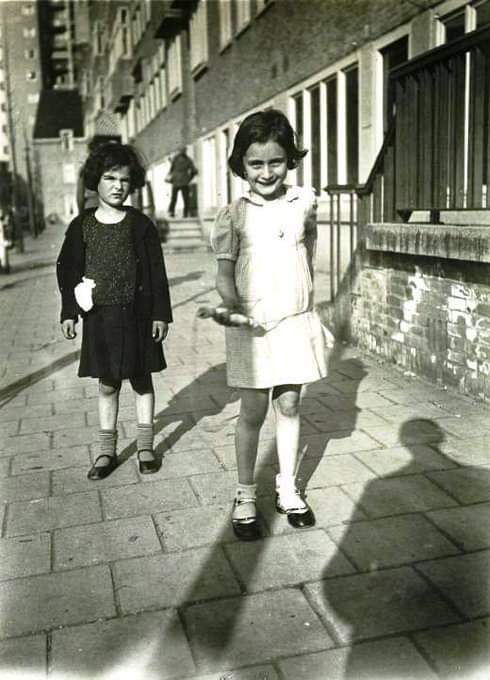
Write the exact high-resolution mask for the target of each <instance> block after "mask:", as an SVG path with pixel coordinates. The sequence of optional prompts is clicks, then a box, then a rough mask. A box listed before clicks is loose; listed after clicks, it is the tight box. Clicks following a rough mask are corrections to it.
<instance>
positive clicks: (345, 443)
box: [300, 430, 379, 458]
mask: <svg viewBox="0 0 490 680" xmlns="http://www.w3.org/2000/svg"><path fill="white" fill-rule="evenodd" d="M378 447H379V444H378V442H376V441H374V439H372V438H371V437H369V435H367V434H365V433H364V432H361V431H359V430H354V431H353V432H346V431H345V430H341V431H339V432H336V431H334V432H329V433H328V434H311V435H308V436H305V437H303V436H302V437H301V441H300V451H303V450H305V453H306V455H307V456H308V457H310V458H313V457H323V456H338V455H341V454H346V453H353V452H354V451H367V450H369V449H377V448H378Z"/></svg>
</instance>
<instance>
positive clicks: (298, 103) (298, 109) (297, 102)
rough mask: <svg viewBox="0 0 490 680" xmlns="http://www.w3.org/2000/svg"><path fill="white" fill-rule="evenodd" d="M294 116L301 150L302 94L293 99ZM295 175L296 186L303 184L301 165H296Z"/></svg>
mask: <svg viewBox="0 0 490 680" xmlns="http://www.w3.org/2000/svg"><path fill="white" fill-rule="evenodd" d="M294 114H295V116H294V117H295V120H296V125H295V129H296V134H297V136H298V145H299V147H300V148H301V147H302V146H303V128H304V120H303V93H301V94H298V95H296V97H295V98H294ZM296 173H297V175H296V176H297V180H298V184H303V165H302V164H301V163H300V164H299V165H298V169H297V171H296Z"/></svg>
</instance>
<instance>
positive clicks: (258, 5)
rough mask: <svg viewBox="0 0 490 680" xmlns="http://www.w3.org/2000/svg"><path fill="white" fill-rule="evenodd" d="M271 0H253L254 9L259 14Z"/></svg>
mask: <svg viewBox="0 0 490 680" xmlns="http://www.w3.org/2000/svg"><path fill="white" fill-rule="evenodd" d="M272 2H273V0H255V11H256V12H257V14H260V12H263V11H264V9H265V8H266V7H267V6H268V5H271V4H272Z"/></svg>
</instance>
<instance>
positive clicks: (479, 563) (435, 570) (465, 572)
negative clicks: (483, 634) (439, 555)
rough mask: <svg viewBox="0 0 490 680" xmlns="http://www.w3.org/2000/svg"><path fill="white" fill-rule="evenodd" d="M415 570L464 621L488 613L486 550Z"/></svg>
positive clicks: (489, 565) (489, 592)
mask: <svg viewBox="0 0 490 680" xmlns="http://www.w3.org/2000/svg"><path fill="white" fill-rule="evenodd" d="M417 570H418V571H421V572H422V573H423V574H424V575H425V576H426V577H427V578H428V579H430V581H431V582H432V583H434V585H435V586H437V588H438V589H439V590H440V591H441V592H442V593H444V595H445V596H446V597H447V598H448V599H449V600H451V601H452V602H454V604H455V605H456V607H457V608H458V610H459V611H460V612H462V613H463V614H464V615H465V616H467V617H468V618H471V619H474V618H477V617H478V616H483V615H485V614H487V615H488V614H490V588H489V586H490V551H489V550H483V551H481V552H476V553H469V554H467V555H458V556H457V557H448V558H445V559H441V560H434V561H433V562H424V563H422V564H419V565H417ZM489 641H490V638H489Z"/></svg>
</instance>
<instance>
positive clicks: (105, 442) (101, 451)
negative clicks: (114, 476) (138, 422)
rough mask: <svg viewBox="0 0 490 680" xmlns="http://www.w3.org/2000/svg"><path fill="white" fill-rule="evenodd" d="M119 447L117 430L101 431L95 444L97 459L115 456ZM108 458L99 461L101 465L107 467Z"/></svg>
mask: <svg viewBox="0 0 490 680" xmlns="http://www.w3.org/2000/svg"><path fill="white" fill-rule="evenodd" d="M116 446H117V430H99V432H98V434H97V441H96V443H95V450H96V454H97V455H96V457H97V458H98V457H99V456H115V455H116ZM107 463H108V461H107V459H106V458H102V459H101V460H100V461H99V463H98V464H99V465H107Z"/></svg>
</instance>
